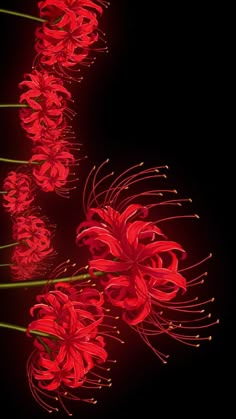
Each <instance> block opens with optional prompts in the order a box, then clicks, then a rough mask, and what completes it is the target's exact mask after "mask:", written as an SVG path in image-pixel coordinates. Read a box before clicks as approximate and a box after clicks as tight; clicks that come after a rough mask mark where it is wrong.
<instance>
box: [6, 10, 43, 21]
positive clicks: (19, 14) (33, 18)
mask: <svg viewBox="0 0 236 419" xmlns="http://www.w3.org/2000/svg"><path fill="white" fill-rule="evenodd" d="M0 13H6V14H7V15H13V16H19V17H24V18H26V19H30V20H36V21H37V22H46V20H45V19H41V18H40V17H35V16H31V15H26V14H25V13H19V12H13V11H12V10H6V9H0Z"/></svg>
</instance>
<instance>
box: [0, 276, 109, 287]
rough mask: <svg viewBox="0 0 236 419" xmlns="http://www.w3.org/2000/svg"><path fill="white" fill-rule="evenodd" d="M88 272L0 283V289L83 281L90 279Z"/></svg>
mask: <svg viewBox="0 0 236 419" xmlns="http://www.w3.org/2000/svg"><path fill="white" fill-rule="evenodd" d="M94 275H95V276H102V275H104V272H94ZM91 278H92V277H91V275H89V274H81V275H75V276H67V277H65V278H56V279H40V280H36V281H19V282H9V283H5V284H0V289H9V288H29V287H42V286H44V285H48V284H57V283H58V282H70V281H71V282H74V281H84V280H86V279H91Z"/></svg>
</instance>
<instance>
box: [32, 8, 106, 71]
mask: <svg viewBox="0 0 236 419" xmlns="http://www.w3.org/2000/svg"><path fill="white" fill-rule="evenodd" d="M97 3H98V4H97ZM97 3H96V2H94V1H81V0H80V1H79V0H76V1H75V0H64V1H61V0H58V1H47V0H46V1H41V2H39V3H38V7H39V12H40V16H41V17H42V18H44V19H46V20H47V22H45V23H43V24H42V25H41V26H40V27H39V28H37V30H36V39H37V41H36V44H35V49H36V51H37V52H38V53H39V56H40V62H41V63H42V64H43V65H45V64H46V65H48V66H55V65H57V66H58V65H59V68H60V71H62V68H69V67H73V66H75V65H77V64H79V63H83V64H84V63H85V60H86V58H87V56H88V54H89V50H90V49H91V46H92V45H93V44H94V43H95V42H97V41H98V39H99V35H98V29H97V28H98V21H97V16H96V13H97V14H99V15H101V14H102V7H101V6H105V7H107V6H108V3H107V2H105V1H99V2H97ZM100 5H101V6H100ZM62 72H63V71H62Z"/></svg>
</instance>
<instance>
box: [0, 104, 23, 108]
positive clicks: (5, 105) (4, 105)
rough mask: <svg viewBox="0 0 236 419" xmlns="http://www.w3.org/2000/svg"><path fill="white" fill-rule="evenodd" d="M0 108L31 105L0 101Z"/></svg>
mask: <svg viewBox="0 0 236 419" xmlns="http://www.w3.org/2000/svg"><path fill="white" fill-rule="evenodd" d="M0 108H29V105H26V104H24V103H0Z"/></svg>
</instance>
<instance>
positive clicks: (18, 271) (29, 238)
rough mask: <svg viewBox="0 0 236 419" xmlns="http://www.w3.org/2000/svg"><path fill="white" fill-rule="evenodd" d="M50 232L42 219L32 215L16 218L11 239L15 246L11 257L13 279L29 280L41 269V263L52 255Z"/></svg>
mask: <svg viewBox="0 0 236 419" xmlns="http://www.w3.org/2000/svg"><path fill="white" fill-rule="evenodd" d="M51 236H52V232H51V231H50V230H49V229H48V228H47V227H46V224H45V222H44V220H43V219H42V218H39V217H36V216H34V215H26V216H19V217H16V219H15V220H14V223H13V239H14V240H16V242H17V245H16V246H15V247H14V252H13V255H12V264H11V270H12V273H13V277H14V279H17V280H25V279H31V278H32V276H33V275H35V274H38V273H39V272H40V270H42V267H43V261H44V259H45V258H47V257H48V256H49V255H52V254H53V248H52V245H51Z"/></svg>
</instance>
